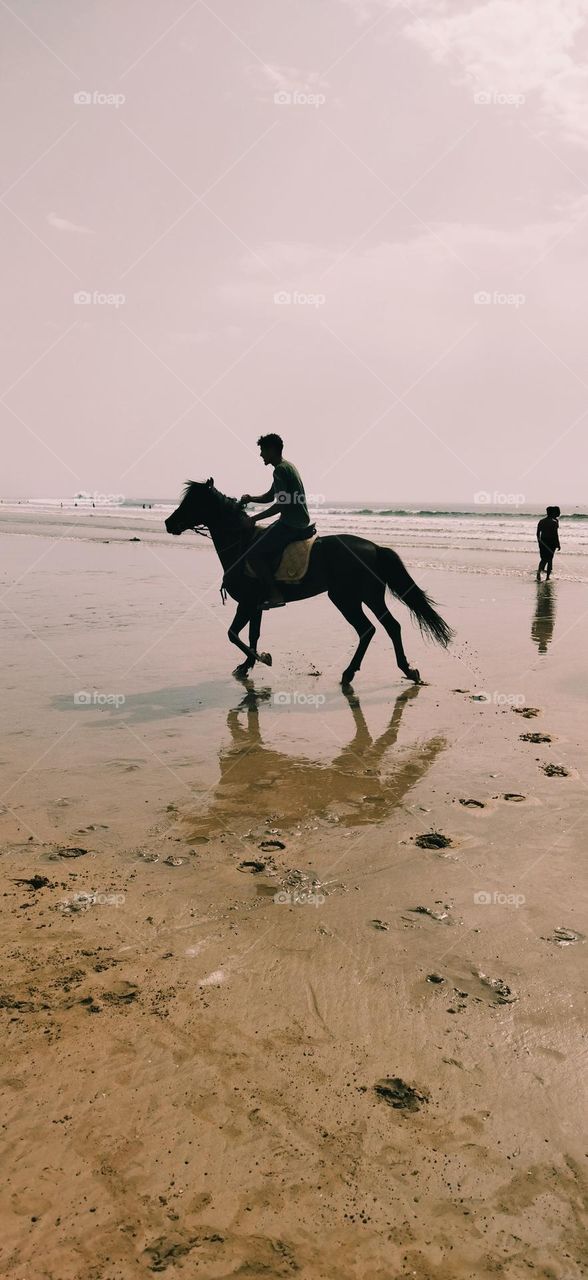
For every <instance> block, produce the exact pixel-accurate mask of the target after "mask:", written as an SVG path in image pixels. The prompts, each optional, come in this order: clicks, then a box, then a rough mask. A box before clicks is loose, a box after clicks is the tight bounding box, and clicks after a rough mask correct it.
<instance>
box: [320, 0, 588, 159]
mask: <svg viewBox="0 0 588 1280" xmlns="http://www.w3.org/2000/svg"><path fill="white" fill-rule="evenodd" d="M344 3H345V4H346V5H347V6H348V7H350V8H351V9H352V10H353V11H354V12H355V14H356V16H357V17H358V19H359V20H360V21H366V20H368V19H369V18H370V17H371V18H373V15H374V13H375V12H377V11H378V9H379V10H382V9H383V10H390V11H393V10H398V12H402V11H403V8H404V6H399V5H398V4H397V3H396V0H344ZM410 10H411V12H412V13H413V15H415V16H414V18H413V20H412V21H409V22H407V23H406V24H405V25H404V26H403V32H404V35H405V36H406V37H407V38H408V39H409V40H412V41H414V42H415V43H416V44H418V45H420V46H421V48H422V49H424V50H425V51H426V52H427V53H428V54H429V56H430V57H431V59H432V60H433V61H434V62H436V63H438V64H441V65H445V66H448V67H449V68H450V69H451V70H452V72H453V74H454V77H455V79H456V80H457V82H458V83H460V84H463V85H468V87H469V88H470V89H471V91H472V93H473V92H475V91H476V90H478V91H479V90H481V91H484V92H490V93H492V92H493V91H494V92H496V93H501V94H513V93H514V94H524V95H525V96H526V97H529V96H530V95H531V96H532V95H537V98H538V103H539V107H540V111H541V114H542V117H543V120H544V121H545V122H546V123H550V124H551V125H552V126H553V125H555V126H557V127H558V128H559V130H560V131H561V133H562V134H563V136H564V137H565V138H566V140H567V141H570V142H573V143H576V144H578V143H579V144H581V145H583V146H586V145H588V62H587V61H586V59H585V58H584V56H583V55H582V54H581V53H580V51H579V48H578V43H579V40H580V39H581V38H582V37H583V38H584V39H585V38H586V36H587V35H588V0H479V2H478V3H469V4H464V3H460V4H459V5H456V4H455V3H453V2H452V0H412V3H411V5H410Z"/></svg>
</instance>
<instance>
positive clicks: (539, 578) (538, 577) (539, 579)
mask: <svg viewBox="0 0 588 1280" xmlns="http://www.w3.org/2000/svg"><path fill="white" fill-rule="evenodd" d="M537 582H541V574H540V573H538V574H537Z"/></svg>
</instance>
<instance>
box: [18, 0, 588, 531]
mask: <svg viewBox="0 0 588 1280" xmlns="http://www.w3.org/2000/svg"><path fill="white" fill-rule="evenodd" d="M587 32H588V0H509V2H508V3H504V2H503V0H486V2H485V3H484V2H483V0H480V2H479V3H467V2H461V3H460V2H459V0H411V3H410V4H409V3H397V2H394V0H290V3H286V0H207V2H206V3H205V2H204V0H194V3H191V4H190V3H188V0H100V3H99V4H97V3H96V0H75V2H74V0H52V2H51V3H50V4H48V3H42V2H40V0H8V2H5V0H2V2H1V4H0V41H1V45H2V49H3V63H4V67H3V76H2V89H1V106H2V112H3V119H4V121H5V131H4V146H3V160H4V163H3V176H2V190H3V193H4V194H3V196H2V203H1V205H0V225H1V231H2V235H1V240H2V255H3V258H4V262H3V266H2V279H3V303H4V305H3V314H2V329H1V332H0V355H1V359H2V366H3V367H2V373H1V386H2V388H3V389H4V390H3V392H2V404H1V406H0V412H1V414H2V424H3V436H4V438H5V445H4V447H3V450H2V455H3V462H4V469H3V477H2V480H1V481H0V492H1V493H3V494H5V495H26V494H30V495H36V496H41V495H55V496H60V495H69V494H72V493H73V492H75V491H76V490H79V489H86V490H97V491H99V492H101V493H110V492H112V493H125V494H127V495H129V496H130V495H145V496H147V495H152V496H167V495H169V496H173V495H175V494H176V493H178V491H179V490H180V487H181V484H182V482H183V481H184V479H185V478H187V477H191V478H194V479H201V478H205V477H207V476H208V475H213V476H214V477H215V481H216V483H217V485H218V486H219V487H220V488H221V489H223V490H224V491H225V492H228V493H233V494H240V493H241V492H243V491H244V490H247V491H250V492H251V491H253V492H255V491H260V490H261V489H262V488H263V486H264V485H265V484H266V482H267V478H268V477H267V472H265V471H264V469H263V466H262V464H261V462H260V460H259V456H258V451H257V448H256V444H255V441H256V438H257V436H258V435H259V434H260V433H261V432H264V431H272V430H275V431H278V432H279V433H280V434H281V435H283V436H284V438H285V441H286V450H285V452H286V456H288V457H290V458H291V459H292V460H293V461H295V462H296V463H297V465H298V466H299V467H300V469H301V471H302V472H303V475H304V478H305V481H306V487H307V490H308V491H309V492H310V493H313V494H320V493H323V494H326V495H327V496H328V497H331V498H333V499H353V498H359V499H361V498H363V497H378V498H384V499H389V500H390V501H392V500H426V501H433V500H435V501H437V502H451V501H457V500H463V501H470V502H471V501H472V498H473V495H474V494H475V493H476V492H479V491H480V490H483V491H486V492H488V493H493V492H498V493H500V494H519V495H524V498H525V500H526V501H530V502H539V503H541V505H544V504H545V503H546V502H548V501H551V502H559V503H560V504H561V505H562V506H565V504H566V503H567V504H571V503H583V502H585V501H586V473H587V465H586V464H587V461H588V457H587V455H588V448H587V446H586V439H587V429H588V367H587V362H586V333H587V310H588V298H587V275H586V258H587V253H586V250H587V245H588V39H587ZM76 97H77V98H78V100H77V101H76ZM88 98H89V99H90V100H89V101H88ZM76 294H81V295H82V297H85V298H86V299H88V297H89V298H90V301H88V300H86V301H80V300H78V301H76Z"/></svg>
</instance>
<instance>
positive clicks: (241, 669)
mask: <svg viewBox="0 0 588 1280" xmlns="http://www.w3.org/2000/svg"><path fill="white" fill-rule="evenodd" d="M249 671H250V667H249V664H248V663H247V662H241V663H239V666H238V667H235V670H234V671H233V675H234V676H236V678H237V680H245V679H246V678H247V676H248V675H249Z"/></svg>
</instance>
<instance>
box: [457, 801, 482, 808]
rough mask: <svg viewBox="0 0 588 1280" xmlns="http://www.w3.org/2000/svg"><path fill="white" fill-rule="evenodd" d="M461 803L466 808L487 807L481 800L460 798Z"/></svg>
mask: <svg viewBox="0 0 588 1280" xmlns="http://www.w3.org/2000/svg"><path fill="white" fill-rule="evenodd" d="M459 803H460V804H463V806H464V808H465V809H483V808H484V807H485V806H484V805H483V804H482V801H481V800H460V802H459Z"/></svg>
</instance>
